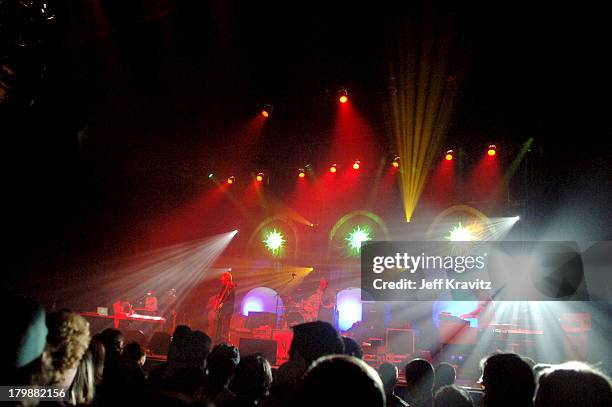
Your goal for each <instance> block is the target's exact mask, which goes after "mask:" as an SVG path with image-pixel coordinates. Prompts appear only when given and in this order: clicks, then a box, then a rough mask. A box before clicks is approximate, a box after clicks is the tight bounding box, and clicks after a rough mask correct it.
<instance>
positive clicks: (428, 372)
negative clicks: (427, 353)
mask: <svg viewBox="0 0 612 407" xmlns="http://www.w3.org/2000/svg"><path fill="white" fill-rule="evenodd" d="M404 372H405V374H406V385H407V387H408V390H409V391H410V393H411V394H412V395H413V396H415V397H429V398H430V397H431V395H432V390H433V384H434V369H433V366H432V365H431V363H429V362H428V361H426V360H425V359H413V360H411V361H410V362H409V363H408V364H407V365H406V368H405V369H404Z"/></svg>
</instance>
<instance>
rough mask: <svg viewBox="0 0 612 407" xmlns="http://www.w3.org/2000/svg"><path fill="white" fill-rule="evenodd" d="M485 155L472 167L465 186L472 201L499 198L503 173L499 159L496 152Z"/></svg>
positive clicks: (492, 200) (494, 200)
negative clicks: (496, 157)
mask: <svg viewBox="0 0 612 407" xmlns="http://www.w3.org/2000/svg"><path fill="white" fill-rule="evenodd" d="M489 150H493V151H495V150H496V149H495V148H491V149H488V150H487V155H485V156H483V157H482V159H481V160H480V162H479V163H478V164H477V165H476V166H475V167H474V169H472V172H471V174H470V176H469V178H468V182H467V184H466V186H465V195H466V196H467V197H469V199H470V200H472V201H488V202H491V203H493V202H496V201H497V200H498V199H499V198H500V195H499V191H501V190H502V189H501V188H500V183H501V182H502V175H501V171H500V163H499V160H497V159H495V154H493V155H490V154H489Z"/></svg>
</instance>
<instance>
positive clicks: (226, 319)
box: [208, 271, 236, 343]
mask: <svg viewBox="0 0 612 407" xmlns="http://www.w3.org/2000/svg"><path fill="white" fill-rule="evenodd" d="M220 281H221V291H220V292H219V294H217V295H216V296H214V297H212V298H211V300H210V301H209V304H210V303H211V302H212V304H214V305H213V306H212V309H210V310H209V312H208V318H209V331H212V329H211V328H212V326H213V325H214V326H215V329H214V339H215V343H221V342H225V341H227V340H228V339H229V328H230V322H231V319H232V314H233V313H234V299H235V296H236V293H235V290H234V289H235V288H236V285H235V284H234V282H233V277H232V273H230V272H229V271H226V272H225V273H223V274H222V275H221V279H220ZM211 317H212V319H211ZM213 319H214V320H213Z"/></svg>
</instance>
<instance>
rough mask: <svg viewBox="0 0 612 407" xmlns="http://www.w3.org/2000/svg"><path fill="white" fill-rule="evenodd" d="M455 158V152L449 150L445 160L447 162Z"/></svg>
mask: <svg viewBox="0 0 612 407" xmlns="http://www.w3.org/2000/svg"><path fill="white" fill-rule="evenodd" d="M453 158H455V152H454V151H453V150H447V151H446V155H445V156H444V159H445V160H446V161H452V160H453Z"/></svg>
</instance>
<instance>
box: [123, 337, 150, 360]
mask: <svg viewBox="0 0 612 407" xmlns="http://www.w3.org/2000/svg"><path fill="white" fill-rule="evenodd" d="M123 356H125V357H126V358H128V359H130V360H133V361H134V362H137V363H138V364H139V365H141V366H142V365H144V363H145V359H146V357H147V356H146V354H145V350H144V349H143V347H142V346H140V344H139V343H138V342H130V343H128V344H127V345H125V347H124V348H123Z"/></svg>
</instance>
